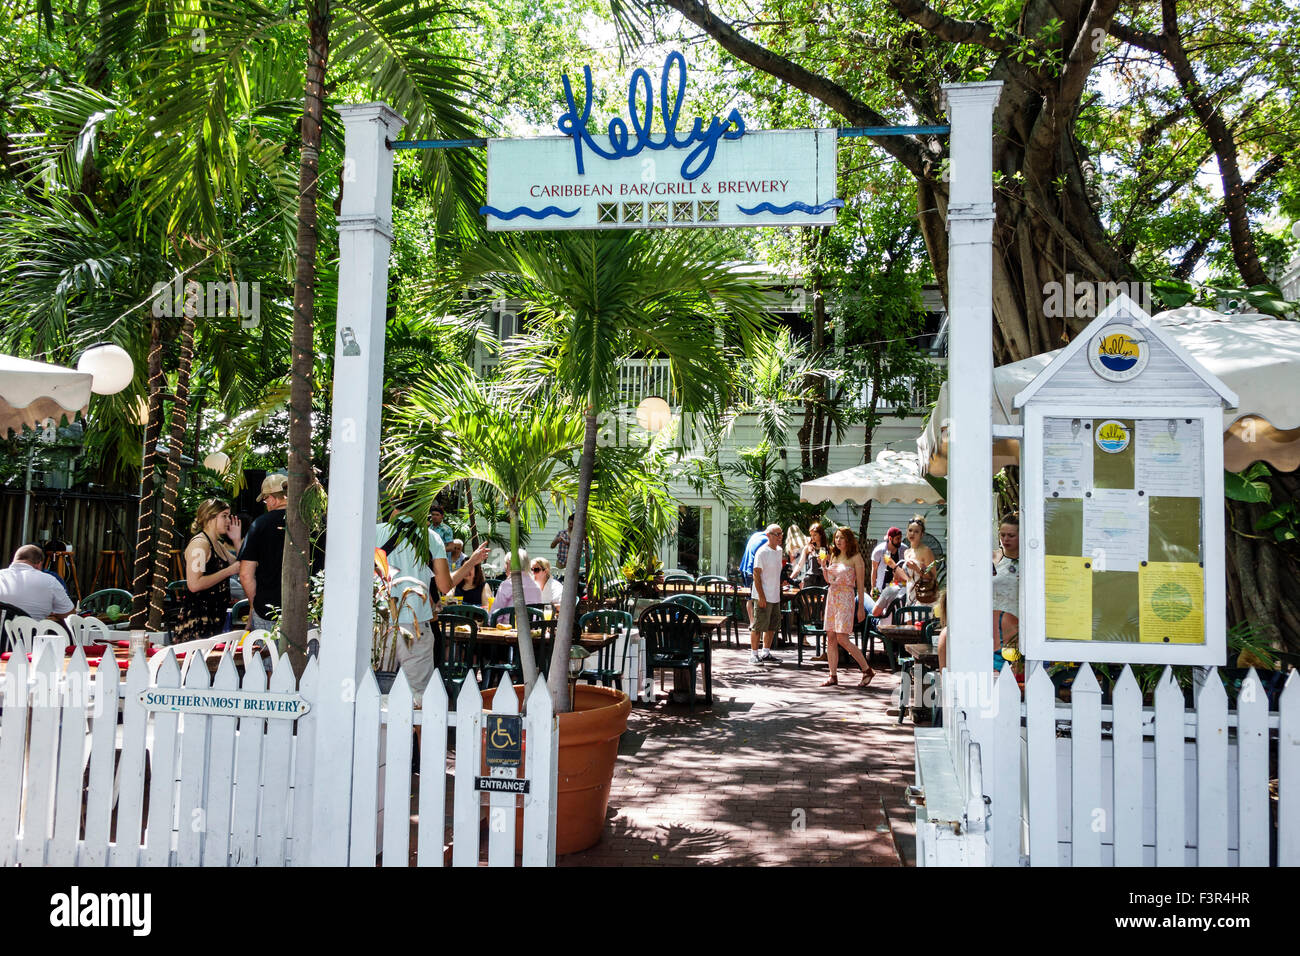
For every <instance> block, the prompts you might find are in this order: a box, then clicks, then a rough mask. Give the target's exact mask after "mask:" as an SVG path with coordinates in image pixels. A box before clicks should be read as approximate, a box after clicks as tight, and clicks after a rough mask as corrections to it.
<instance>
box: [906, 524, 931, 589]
mask: <svg viewBox="0 0 1300 956" xmlns="http://www.w3.org/2000/svg"><path fill="white" fill-rule="evenodd" d="M938 563H939V562H938V560H937V559H936V558H935V556H934V552H933V551H931V550H930V546H929V545H928V544H926V543H925V519H924V518H922V517H921V516H920V515H915V516H913V518H912V520H911V521H909V522H908V523H907V550H906V551H904V552H903V574H904V575H906V577H907V603H908V604H933V603H934V602H935V601H936V600H938V598H939V575H938V572H937V571H936V570H935V566H936V565H937V564H938Z"/></svg>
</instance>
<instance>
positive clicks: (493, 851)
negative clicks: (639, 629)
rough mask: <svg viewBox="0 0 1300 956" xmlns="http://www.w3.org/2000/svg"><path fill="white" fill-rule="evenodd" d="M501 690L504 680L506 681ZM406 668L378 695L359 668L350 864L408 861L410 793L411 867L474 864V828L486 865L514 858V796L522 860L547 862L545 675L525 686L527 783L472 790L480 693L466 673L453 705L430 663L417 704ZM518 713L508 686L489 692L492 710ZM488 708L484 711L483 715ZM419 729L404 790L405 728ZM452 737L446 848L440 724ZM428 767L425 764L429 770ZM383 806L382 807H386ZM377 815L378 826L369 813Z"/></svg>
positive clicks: (553, 744) (551, 734) (549, 711)
mask: <svg viewBox="0 0 1300 956" xmlns="http://www.w3.org/2000/svg"><path fill="white" fill-rule="evenodd" d="M506 687H507V688H509V685H508V684H507V685H506ZM414 703H415V702H414V700H413V698H412V696H411V689H410V686H409V685H408V684H407V682H406V675H405V674H404V673H400V672H399V673H398V675H397V679H396V680H395V681H394V682H393V688H392V691H391V693H389V695H388V698H387V707H384V706H383V699H382V698H381V697H380V694H379V687H378V685H377V684H376V683H375V679H374V675H373V674H370V673H367V674H366V676H365V678H364V679H363V681H362V685H361V691H360V693H359V694H358V695H357V717H356V724H355V736H354V739H353V762H352V843H351V847H350V851H349V859H350V860H351V861H352V865H353V866H369V865H373V863H374V861H375V860H376V857H377V855H378V854H380V853H382V858H380V862H381V863H382V865H383V866H407V865H409V855H410V839H411V824H410V819H411V801H412V797H414V798H415V799H416V800H417V801H418V808H419V828H418V830H417V831H416V865H417V866H443V865H444V864H445V863H446V862H448V854H449V855H450V863H451V865H452V866H478V865H479V862H480V860H479V853H480V849H481V835H482V832H483V830H484V829H486V830H487V831H488V845H487V863H488V865H489V866H514V864H515V854H516V849H517V848H516V845H515V838H516V834H515V830H516V826H515V822H516V815H517V814H516V801H518V800H520V799H522V801H523V837H522V843H521V846H519V847H518V850H519V852H521V854H522V860H523V865H524V866H554V865H555V813H554V807H555V790H556V786H557V783H558V780H559V777H558V773H557V770H558V762H559V754H558V748H559V733H558V730H557V725H556V719H555V710H554V708H553V706H552V704H551V695H550V694H549V693H548V692H547V690H546V684H545V682H544V681H541V680H538V681H536V682H535V683H534V684H533V687H532V690H531V691H530V693H529V695H528V706H527V715H526V716H525V717H524V718H523V731H524V740H523V744H524V755H523V759H524V764H523V771H524V774H523V779H525V780H527V781H528V791H527V792H526V793H524V794H523V795H522V797H520V796H516V794H515V793H510V792H493V793H489V794H488V803H487V805H486V806H484V804H483V793H481V792H479V791H477V790H476V789H475V778H476V777H479V776H481V775H482V771H481V761H482V759H483V757H482V755H483V728H484V712H483V695H482V694H481V693H480V692H479V689H478V685H477V684H476V683H475V682H474V678H473V676H472V674H471V676H470V677H468V678H466V680H465V683H464V684H462V685H461V688H460V693H459V695H458V696H457V698H456V709H455V710H454V711H453V710H449V708H448V705H449V704H450V701H449V700H448V698H447V691H446V690H445V689H444V687H443V682H442V680H441V679H440V677H439V675H438V673H437V672H436V671H435V672H434V675H433V679H432V680H430V681H429V686H428V688H427V689H426V690H425V692H424V700H423V706H422V707H419V708H417V707H415V706H414ZM518 713H519V699H518V697H517V696H516V695H515V694H513V693H498V694H495V695H493V701H492V711H491V714H505V715H508V716H513V715H516V714H518ZM491 714H489V715H488V716H489V719H490V716H491ZM416 727H419V728H420V767H421V768H422V772H421V773H420V787H419V791H418V793H417V794H412V793H411V788H410V781H411V736H412V732H413V730H414V728H416ZM449 730H450V731H451V732H452V733H454V735H455V741H456V748H455V756H454V762H455V783H454V791H453V799H452V808H453V811H452V819H453V822H454V826H453V831H454V832H453V834H452V839H451V841H450V843H451V846H450V851H448V848H447V845H446V844H447V842H448V841H447V839H446V830H445V827H446V810H447V784H446V779H445V777H444V774H443V773H442V772H441V771H442V768H443V767H444V766H446V764H447V742H448V731H449ZM429 771H432V772H429ZM490 776H491V778H493V779H497V780H500V779H503V778H507V779H517V775H516V772H515V770H514V769H506V768H494V769H493V770H492V771H491V774H490ZM385 811H386V812H385ZM376 819H378V821H379V823H378V826H373V825H368V821H372V820H376Z"/></svg>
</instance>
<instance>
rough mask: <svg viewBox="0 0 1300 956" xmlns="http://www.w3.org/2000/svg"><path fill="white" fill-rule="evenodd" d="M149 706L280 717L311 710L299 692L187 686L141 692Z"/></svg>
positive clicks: (294, 716)
mask: <svg viewBox="0 0 1300 956" xmlns="http://www.w3.org/2000/svg"><path fill="white" fill-rule="evenodd" d="M140 703H141V704H142V705H144V707H145V709H146V710H163V711H167V712H169V713H174V714H213V715H215V716H218V717H279V718H281V719H284V720H297V719H298V718H299V717H302V716H304V715H305V714H306V713H307V711H309V710H311V704H309V703H307V701H305V700H304V699H303V698H302V697H300V696H298V695H297V694H275V693H255V692H253V691H242V690H189V689H187V688H184V687H177V688H175V689H167V690H164V689H162V688H158V687H155V688H152V689H150V690H146V691H141V692H140Z"/></svg>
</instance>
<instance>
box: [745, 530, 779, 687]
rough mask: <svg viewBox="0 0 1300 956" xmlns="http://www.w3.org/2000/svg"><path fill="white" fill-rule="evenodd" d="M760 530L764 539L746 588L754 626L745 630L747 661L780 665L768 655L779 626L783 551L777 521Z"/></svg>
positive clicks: (756, 555)
mask: <svg viewBox="0 0 1300 956" xmlns="http://www.w3.org/2000/svg"><path fill="white" fill-rule="evenodd" d="M764 533H765V534H766V535H767V542H766V543H765V544H763V545H762V546H761V547H760V548H759V549H758V550H757V551H756V552H754V584H753V587H752V588H751V589H750V597H752V598H753V600H754V625H753V627H751V628H750V629H749V647H750V656H749V660H750V663H753V664H761V663H768V664H780V663H781V661H780V659H779V658H777V657H773V656H772V642H773V641H775V640H776V630H777V628H778V627H780V626H781V561H782V559H783V558H784V557H785V552H784V551H783V550H782V549H781V538H782V532H781V526H780V525H779V524H770V525H768V526H767V529H766V531H765V532H764ZM760 642H761V643H762V649H761V650H760V648H759V644H760Z"/></svg>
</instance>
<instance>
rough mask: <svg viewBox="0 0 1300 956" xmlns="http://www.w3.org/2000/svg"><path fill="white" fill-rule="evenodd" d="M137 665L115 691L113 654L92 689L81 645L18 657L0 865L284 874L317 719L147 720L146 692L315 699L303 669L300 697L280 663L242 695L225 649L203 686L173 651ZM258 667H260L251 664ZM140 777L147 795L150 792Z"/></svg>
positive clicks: (1, 809) (202, 674)
mask: <svg viewBox="0 0 1300 956" xmlns="http://www.w3.org/2000/svg"><path fill="white" fill-rule="evenodd" d="M162 654H163V655H165V656H164V657H163V659H162V661H161V662H159V663H157V665H156V676H154V677H152V678H151V675H150V669H151V667H150V664H149V663H147V662H146V661H145V659H144V656H143V655H138V656H137V657H136V658H135V659H134V660H133V661H132V662H131V665H130V667H129V668H128V670H127V673H126V681H125V682H124V683H123V682H122V680H121V672H120V670H119V668H118V665H117V662H116V661H115V660H114V659H113V655H112V653H111V649H110V650H109V651H107V652H106V653H105V656H104V659H103V662H102V663H101V664H100V666H99V668H98V669H97V671H96V673H95V676H94V679H93V681H92V679H91V673H90V667H89V665H88V664H87V661H86V657H85V654H84V653H83V651H82V649H81V648H80V647H78V648H77V649H76V650H75V651H74V652H73V656H72V658H71V660H69V661H68V662H67V669H66V673H65V672H64V655H63V651H62V648H61V647H56V646H53V645H47V646H46V647H44V648H41V649H40V650H38V651H37V653H36V655H35V658H34V661H33V662H32V663H29V662H28V661H27V658H26V655H24V654H22V653H15V654H14V655H13V656H12V658H11V659H10V660H9V662H8V667H7V670H6V672H5V675H4V680H3V683H2V684H0V686H2V687H3V703H4V713H3V714H2V715H0V864H4V865H13V864H15V863H17V864H20V865H22V866H41V865H44V864H48V865H55V866H74V865H75V866H104V865H109V866H169V865H177V866H200V865H201V866H284V865H292V864H293V863H295V862H304V861H303V860H300V859H299V857H300V856H302V855H303V854H304V853H305V849H306V848H307V847H309V846H310V845H311V834H310V827H311V813H310V812H309V808H310V806H311V787H312V761H313V758H314V753H315V730H316V722H315V715H314V713H313V712H311V711H308V712H307V714H306V715H304V716H302V717H301V718H299V719H298V720H297V721H290V720H287V719H283V718H275V717H236V716H210V715H207V714H196V713H185V714H180V713H173V712H169V711H166V710H155V711H151V710H149V709H146V707H145V706H144V704H142V703H141V701H140V694H141V692H142V691H145V690H148V689H150V688H156V689H159V690H163V691H167V690H169V689H170V690H173V691H182V690H184V691H192V692H195V693H199V692H203V691H210V690H218V691H221V690H226V691H238V690H242V691H252V692H254V693H258V692H261V693H266V692H268V691H269V692H270V693H274V694H293V693H294V692H295V691H296V692H297V693H299V694H300V695H301V696H302V697H303V698H304V699H306V700H307V701H308V703H309V704H310V703H311V702H313V701H314V697H315V687H316V664H315V661H314V660H313V661H312V662H311V663H310V664H309V665H308V667H307V670H306V672H305V673H304V674H303V678H302V683H301V686H297V684H296V682H295V680H294V676H293V671H292V669H291V668H290V667H289V661H288V659H287V657H280V658H279V659H278V660H276V661H275V663H274V669H273V671H272V673H271V677H270V686H269V688H268V686H267V676H266V672H265V670H264V669H263V667H262V666H260V664H257V663H254V665H253V666H250V667H248V668H247V669H246V674H245V676H244V679H243V682H242V687H241V682H240V679H239V675H238V672H237V671H236V668H235V663H234V659H233V657H232V656H231V653H230V651H229V650H227V652H226V653H225V654H224V655H223V656H222V658H221V661H220V664H219V665H218V668H217V674H216V677H215V678H213V679H211V680H209V674H208V668H207V667H206V666H205V665H204V662H203V660H202V657H201V655H200V657H199V659H198V660H197V661H196V665H197V666H192V667H188V668H187V669H186V671H185V676H184V681H183V682H182V678H181V668H180V666H179V665H178V664H177V661H176V658H175V657H174V656H173V654H172V652H171V650H170V649H166V650H164V651H162ZM252 660H256V658H252ZM146 779H147V780H148V787H147V788H146V785H145V784H146Z"/></svg>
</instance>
